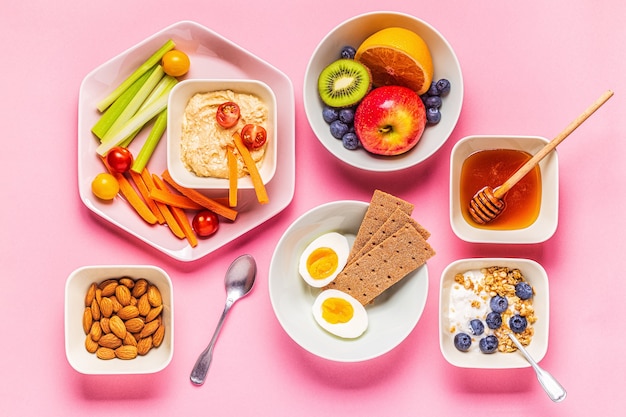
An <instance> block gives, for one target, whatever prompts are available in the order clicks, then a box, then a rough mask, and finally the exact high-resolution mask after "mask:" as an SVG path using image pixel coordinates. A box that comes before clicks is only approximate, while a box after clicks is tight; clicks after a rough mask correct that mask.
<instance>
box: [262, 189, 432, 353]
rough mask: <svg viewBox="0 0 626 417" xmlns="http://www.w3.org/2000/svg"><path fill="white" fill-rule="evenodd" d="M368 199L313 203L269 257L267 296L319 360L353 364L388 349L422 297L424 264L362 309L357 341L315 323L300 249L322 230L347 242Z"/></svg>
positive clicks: (407, 328)
mask: <svg viewBox="0 0 626 417" xmlns="http://www.w3.org/2000/svg"><path fill="white" fill-rule="evenodd" d="M367 207H368V203H365V202H361V201H336V202H332V203H327V204H323V205H321V206H318V207H316V208H314V209H312V210H310V211H308V212H307V213H305V214H303V215H302V216H301V217H299V218H298V219H297V220H296V221H295V222H294V223H292V224H291V226H289V228H288V229H287V230H286V231H285V234H284V235H283V236H282V238H281V239H280V241H279V242H278V246H277V247H276V249H275V251H274V255H273V256H272V261H271V264H270V275H269V291H270V299H271V302H272V306H273V308H274V312H275V314H276V317H277V318H278V321H279V322H280V324H281V326H282V327H283V329H284V330H285V332H287V334H288V335H289V336H290V337H291V338H292V339H293V340H294V341H295V342H296V343H297V344H298V345H300V346H301V347H302V348H304V349H305V350H307V351H309V352H310V353H312V354H314V355H317V356H319V357H321V358H325V359H329V360H333V361H338V362H359V361H365V360H368V359H373V358H375V357H378V356H380V355H383V354H384V353H387V352H389V351H390V350H392V349H393V348H394V347H396V346H397V345H398V344H400V343H401V342H402V341H403V340H404V339H405V338H406V337H407V336H408V335H409V334H410V333H411V331H412V330H413V329H414V328H415V325H416V324H417V322H418V320H419V318H420V316H421V315H422V312H423V311H424V306H425V305H426V298H427V296H428V268H427V265H424V266H422V267H420V268H418V269H417V270H416V271H414V272H412V273H411V274H409V276H407V277H405V278H404V279H403V280H402V281H400V282H399V283H398V284H396V285H395V286H393V287H392V288H390V289H388V290H387V291H386V292H385V293H383V294H382V295H381V296H379V297H378V298H377V299H376V300H375V301H374V303H372V304H371V305H369V306H367V307H366V310H367V314H368V317H369V327H368V329H367V330H366V332H365V333H364V334H363V335H362V336H361V337H359V338H357V339H342V338H339V337H335V336H333V335H332V334H330V333H328V332H326V331H325V330H323V329H322V328H321V327H320V326H318V324H317V323H316V322H315V320H314V318H313V315H312V313H311V306H312V305H313V301H314V300H315V297H316V295H317V294H318V293H319V291H320V290H319V289H315V288H312V287H310V286H308V285H307V284H306V283H305V282H304V281H303V280H302V278H301V277H300V276H299V275H298V261H299V258H300V255H301V253H302V251H303V250H304V249H305V247H306V246H307V245H308V244H309V243H310V242H311V241H313V239H315V238H316V237H317V236H319V235H321V234H323V233H326V232H332V231H335V232H338V233H341V234H343V235H345V236H346V237H347V238H348V241H349V242H350V245H352V242H353V241H354V237H355V236H356V232H357V231H358V228H359V226H360V224H361V221H362V220H363V216H364V215H365V211H366V210H367Z"/></svg>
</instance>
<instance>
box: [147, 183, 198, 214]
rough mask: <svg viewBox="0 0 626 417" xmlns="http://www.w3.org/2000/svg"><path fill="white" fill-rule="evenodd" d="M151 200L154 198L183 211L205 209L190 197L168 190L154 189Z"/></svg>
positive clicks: (151, 192)
mask: <svg viewBox="0 0 626 417" xmlns="http://www.w3.org/2000/svg"><path fill="white" fill-rule="evenodd" d="M153 175H154V174H153ZM150 198H153V199H154V200H156V201H159V202H161V203H163V204H167V205H168V206H172V207H178V208H182V209H188V210H201V209H202V208H203V207H202V206H201V205H200V204H198V203H196V202H194V201H192V200H191V199H190V198H189V197H185V196H184V195H179V194H174V193H171V192H169V191H167V190H165V191H164V190H160V189H157V188H154V189H153V190H152V191H150Z"/></svg>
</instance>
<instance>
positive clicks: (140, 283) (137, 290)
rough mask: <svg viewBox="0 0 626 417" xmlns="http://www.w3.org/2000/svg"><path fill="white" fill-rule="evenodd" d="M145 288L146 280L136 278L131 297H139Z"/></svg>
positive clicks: (146, 286)
mask: <svg viewBox="0 0 626 417" xmlns="http://www.w3.org/2000/svg"><path fill="white" fill-rule="evenodd" d="M147 290H148V281H146V280H145V279H143V278H141V279H138V280H137V281H135V286H134V287H133V291H132V294H133V297H135V298H139V297H141V296H142V295H144V294H145V293H146V291H147Z"/></svg>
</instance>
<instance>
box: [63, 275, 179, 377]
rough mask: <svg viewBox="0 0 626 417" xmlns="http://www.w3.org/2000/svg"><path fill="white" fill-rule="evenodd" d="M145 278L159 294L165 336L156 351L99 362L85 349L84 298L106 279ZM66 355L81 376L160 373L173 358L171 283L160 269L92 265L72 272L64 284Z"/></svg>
mask: <svg viewBox="0 0 626 417" xmlns="http://www.w3.org/2000/svg"><path fill="white" fill-rule="evenodd" d="M123 277H127V278H131V279H133V280H138V279H140V278H144V279H145V280H147V281H148V282H149V283H151V284H153V285H155V286H156V287H157V288H158V290H159V292H160V293H161V298H162V304H163V310H162V311H161V320H162V323H163V324H164V325H165V336H164V338H163V341H162V343H161V344H160V346H158V347H153V348H151V349H150V350H149V351H148V352H147V353H146V354H145V355H138V356H137V357H135V358H134V359H119V358H113V359H108V360H103V359H99V358H98V357H97V356H96V354H94V353H89V352H88V351H87V349H86V346H85V342H86V338H87V337H89V336H87V335H86V333H85V331H84V330H83V313H84V312H85V308H86V306H85V298H86V295H87V290H88V289H89V287H90V286H91V284H92V283H94V282H95V283H97V284H99V283H101V282H103V281H105V280H107V279H111V278H115V279H119V278H123ZM65 354H66V357H67V360H68V362H69V363H70V365H71V366H72V367H73V368H74V369H75V370H76V371H78V372H80V373H82V374H93V375H105V374H149V373H155V372H159V371H161V370H163V369H164V368H165V367H167V365H168V364H169V363H170V361H171V360H172V356H173V354H174V293H173V288H172V281H171V279H170V277H169V276H168V275H167V273H166V272H165V271H163V270H162V269H161V268H158V267H155V266H150V265H95V266H84V267H81V268H78V269H76V270H75V271H74V272H72V273H71V274H70V275H69V277H68V278H67V281H66V283H65Z"/></svg>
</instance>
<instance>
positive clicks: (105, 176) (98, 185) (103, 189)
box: [91, 172, 120, 200]
mask: <svg viewBox="0 0 626 417" xmlns="http://www.w3.org/2000/svg"><path fill="white" fill-rule="evenodd" d="M91 191H92V192H93V193H94V195H95V196H96V197H98V198H100V199H102V200H113V198H115V196H116V195H117V193H118V192H119V191H120V184H119V182H117V179H116V178H115V177H114V176H113V175H111V174H109V173H106V172H102V173H100V174H98V175H96V177H95V178H94V179H93V181H92V182H91Z"/></svg>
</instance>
